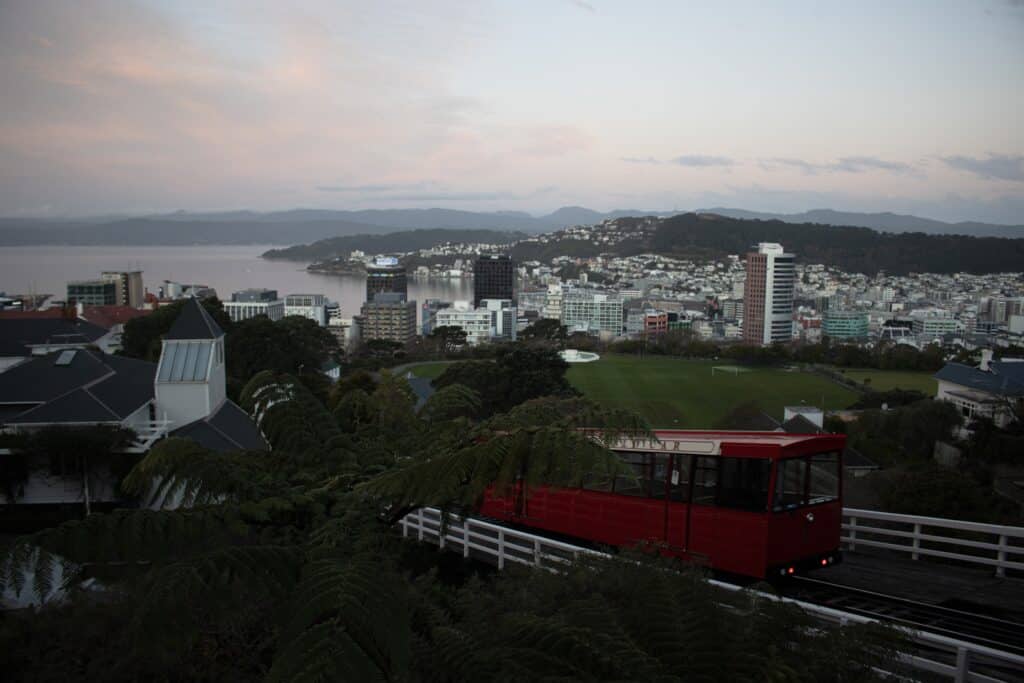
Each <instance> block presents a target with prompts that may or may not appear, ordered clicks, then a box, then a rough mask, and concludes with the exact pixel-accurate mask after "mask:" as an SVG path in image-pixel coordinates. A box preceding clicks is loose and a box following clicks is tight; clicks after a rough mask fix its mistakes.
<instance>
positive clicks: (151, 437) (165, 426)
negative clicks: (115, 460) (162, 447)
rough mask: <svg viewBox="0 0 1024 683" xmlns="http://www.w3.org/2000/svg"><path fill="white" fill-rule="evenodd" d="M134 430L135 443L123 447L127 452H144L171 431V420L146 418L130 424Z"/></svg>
mask: <svg viewBox="0 0 1024 683" xmlns="http://www.w3.org/2000/svg"><path fill="white" fill-rule="evenodd" d="M130 427H131V428H132V430H133V431H134V432H135V435H136V439H135V443H133V444H132V445H131V446H129V447H128V448H126V449H125V451H126V452H128V453H145V452H146V451H148V450H149V449H150V448H151V447H152V446H153V444H154V443H156V442H157V441H159V440H160V439H162V438H163V437H164V436H166V435H167V433H168V432H169V431H171V420H146V421H145V422H141V423H138V424H133V425H130Z"/></svg>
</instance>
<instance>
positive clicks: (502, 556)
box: [498, 529, 505, 569]
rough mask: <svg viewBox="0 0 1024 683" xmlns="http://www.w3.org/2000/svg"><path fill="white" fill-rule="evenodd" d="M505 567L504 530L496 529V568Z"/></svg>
mask: <svg viewBox="0 0 1024 683" xmlns="http://www.w3.org/2000/svg"><path fill="white" fill-rule="evenodd" d="M504 568H505V532H504V531H503V530H501V529H499V530H498V569H504Z"/></svg>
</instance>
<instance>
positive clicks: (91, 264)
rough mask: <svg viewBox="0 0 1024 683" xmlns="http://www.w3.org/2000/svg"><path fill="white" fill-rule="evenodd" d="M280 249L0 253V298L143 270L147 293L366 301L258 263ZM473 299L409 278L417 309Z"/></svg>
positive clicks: (317, 279)
mask: <svg viewBox="0 0 1024 683" xmlns="http://www.w3.org/2000/svg"><path fill="white" fill-rule="evenodd" d="M279 246H280V245H267V244H264V245H241V246H239V245H214V246H188V247H180V246H179V247H137V246H130V247H129V246H123V247H122V246H53V245H45V246H43V245H40V246H17V247H6V246H5V247H0V293H6V294H7V295H8V296H10V295H12V294H21V295H25V294H53V295H55V296H56V297H57V298H58V299H64V298H65V295H66V291H67V289H66V288H67V282H68V281H69V280H89V279H94V278H98V277H99V276H100V272H101V271H104V270H120V271H124V270H141V271H142V279H143V282H144V284H145V286H146V289H147V290H148V291H150V292H153V293H157V292H158V290H159V288H160V287H161V286H162V284H163V282H164V280H172V281H175V282H180V283H182V284H203V285H207V286H209V287H213V288H214V289H216V290H217V295H218V296H219V297H220V298H221V299H222V300H229V299H230V298H231V293H232V292H236V291H238V290H241V289H248V288H251V287H265V288H267V289H276V290H277V292H278V295H279V296H281V297H284V296H285V295H287V294H324V295H326V296H327V298H328V299H330V300H332V301H336V302H338V304H340V306H341V311H342V314H343V315H345V316H350V315H352V314H354V313H359V307H360V306H361V305H362V304H363V302H364V301H365V299H366V280H365V278H364V277H362V276H355V275H325V274H321V273H311V272H309V271H307V270H306V266H307V265H309V264H308V263H299V262H296V261H269V260H267V259H262V258H260V254H262V253H263V252H265V251H267V250H268V249H272V248H274V247H279ZM472 298H473V282H472V280H471V279H467V278H463V279H434V278H430V279H427V278H413V277H410V278H409V299H410V300H416V301H417V302H419V303H420V304H422V302H423V300H424V299H443V300H445V301H461V300H468V299H472ZM417 308H421V306H417Z"/></svg>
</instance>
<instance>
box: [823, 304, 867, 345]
mask: <svg viewBox="0 0 1024 683" xmlns="http://www.w3.org/2000/svg"><path fill="white" fill-rule="evenodd" d="M821 325H822V333H823V334H824V335H825V336H826V337H830V338H832V339H864V338H866V337H867V336H868V314H867V312H866V311H840V310H834V311H826V312H825V315H824V316H823V317H822V323H821Z"/></svg>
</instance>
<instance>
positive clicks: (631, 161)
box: [619, 157, 661, 164]
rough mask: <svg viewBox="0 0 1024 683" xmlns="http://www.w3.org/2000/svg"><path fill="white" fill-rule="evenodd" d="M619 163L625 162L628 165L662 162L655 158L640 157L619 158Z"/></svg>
mask: <svg viewBox="0 0 1024 683" xmlns="http://www.w3.org/2000/svg"><path fill="white" fill-rule="evenodd" d="M619 161H625V162H626V163H627V164H660V163H661V161H660V160H658V159H655V158H654V157H647V158H646V159H643V158H640V157H619Z"/></svg>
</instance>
